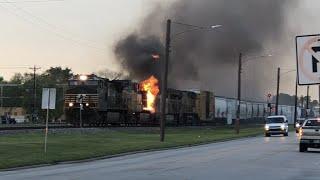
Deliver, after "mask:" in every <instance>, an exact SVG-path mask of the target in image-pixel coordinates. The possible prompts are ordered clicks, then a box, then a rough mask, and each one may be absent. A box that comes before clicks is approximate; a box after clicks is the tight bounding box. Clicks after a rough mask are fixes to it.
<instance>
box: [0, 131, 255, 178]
mask: <svg viewBox="0 0 320 180" xmlns="http://www.w3.org/2000/svg"><path fill="white" fill-rule="evenodd" d="M259 136H261V133H259V134H253V135H248V136H243V137H239V138H238V137H234V138H227V139H221V140H213V141H207V142H200V143H195V144H186V145H179V146H172V147H164V148H154V149H146V150H138V151H131V152H126V153H119V154H114V155H107V156H100V157H94V158H88V159H82V160H70V161H60V162H53V163H45V164H38V165H29V166H20V167H14V168H8V169H0V172H10V171H17V170H25V169H33V168H41V167H48V166H53V165H68V164H78V163H85V162H92V161H98V160H104V159H111V158H116V157H122V156H128V155H135V154H142V153H148V152H158V151H159V152H160V151H165V150H175V149H182V148H188V147H196V146H201V145H207V144H214V143H222V142H228V141H234V140H243V139H249V138H253V137H259Z"/></svg>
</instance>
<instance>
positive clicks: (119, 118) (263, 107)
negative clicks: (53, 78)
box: [64, 74, 301, 127]
mask: <svg viewBox="0 0 320 180" xmlns="http://www.w3.org/2000/svg"><path fill="white" fill-rule="evenodd" d="M147 98H148V95H147V92H145V91H143V90H141V88H140V83H137V82H133V81H132V80H109V79H107V78H102V77H98V76H97V75H95V74H91V75H74V76H73V77H72V78H70V79H69V80H68V87H67V89H66V91H65V95H64V112H65V116H66V121H67V123H70V124H73V125H75V126H95V127H96V126H98V127H99V126H157V125H159V119H160V112H161V111H160V102H161V98H160V96H159V95H158V96H156V99H155V102H154V106H155V110H154V112H151V111H149V110H146V108H145V107H146V106H147ZM165 101H166V113H165V114H166V123H167V124H168V125H176V126H179V125H218V124H223V125H225V124H233V123H234V121H235V119H236V107H237V102H238V101H237V100H236V99H234V98H227V97H221V96H215V95H214V93H213V92H210V91H202V90H177V89H168V91H167V97H166V99H165ZM272 107H274V104H271V105H270V103H269V104H268V103H266V102H253V101H241V102H240V122H241V123H262V122H263V121H264V119H265V117H266V116H268V115H272V114H275V112H274V110H273V109H274V108H272ZM299 111H301V110H300V109H298V112H299ZM279 113H280V114H281V115H286V116H287V117H288V119H289V123H293V114H294V107H293V106H286V105H280V106H279Z"/></svg>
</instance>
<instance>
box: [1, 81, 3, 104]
mask: <svg viewBox="0 0 320 180" xmlns="http://www.w3.org/2000/svg"><path fill="white" fill-rule="evenodd" d="M2 107H3V86H1V108H2Z"/></svg>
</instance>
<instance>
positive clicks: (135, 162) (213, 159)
mask: <svg viewBox="0 0 320 180" xmlns="http://www.w3.org/2000/svg"><path fill="white" fill-rule="evenodd" d="M0 179H1V180H12V179H14V180H17V179H18V180H22V179H23V180H53V179H54V180H55V179H59V180H60V179H62V180H63V179H68V180H78V179H81V180H82V179H83V180H96V179H108V180H111V179H121V180H122V179H130V180H134V179H137V180H150V179H174V180H189V179H205V180H209V179H217V180H224V179H226V180H230V179H237V180H250V179H252V180H270V179H276V180H319V179H320V151H318V150H313V151H312V152H307V153H300V152H298V140H297V137H296V136H295V135H294V133H291V134H290V136H289V137H281V136H278V137H270V138H265V137H256V138H248V139H242V140H234V141H229V142H222V143H214V144H209V145H202V146H196V147H190V148H183V149H176V150H166V151H158V152H150V153H141V154H135V155H128V156H123V157H117V158H112V159H105V160H99V161H93V162H86V163H77V164H66V165H55V166H48V167H41V168H33V169H25V170H18V171H9V172H0Z"/></svg>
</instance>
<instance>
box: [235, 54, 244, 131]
mask: <svg viewBox="0 0 320 180" xmlns="http://www.w3.org/2000/svg"><path fill="white" fill-rule="evenodd" d="M241 69H242V53H240V54H239V63H238V108H237V118H236V122H235V130H236V133H237V134H239V133H240V104H241Z"/></svg>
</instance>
